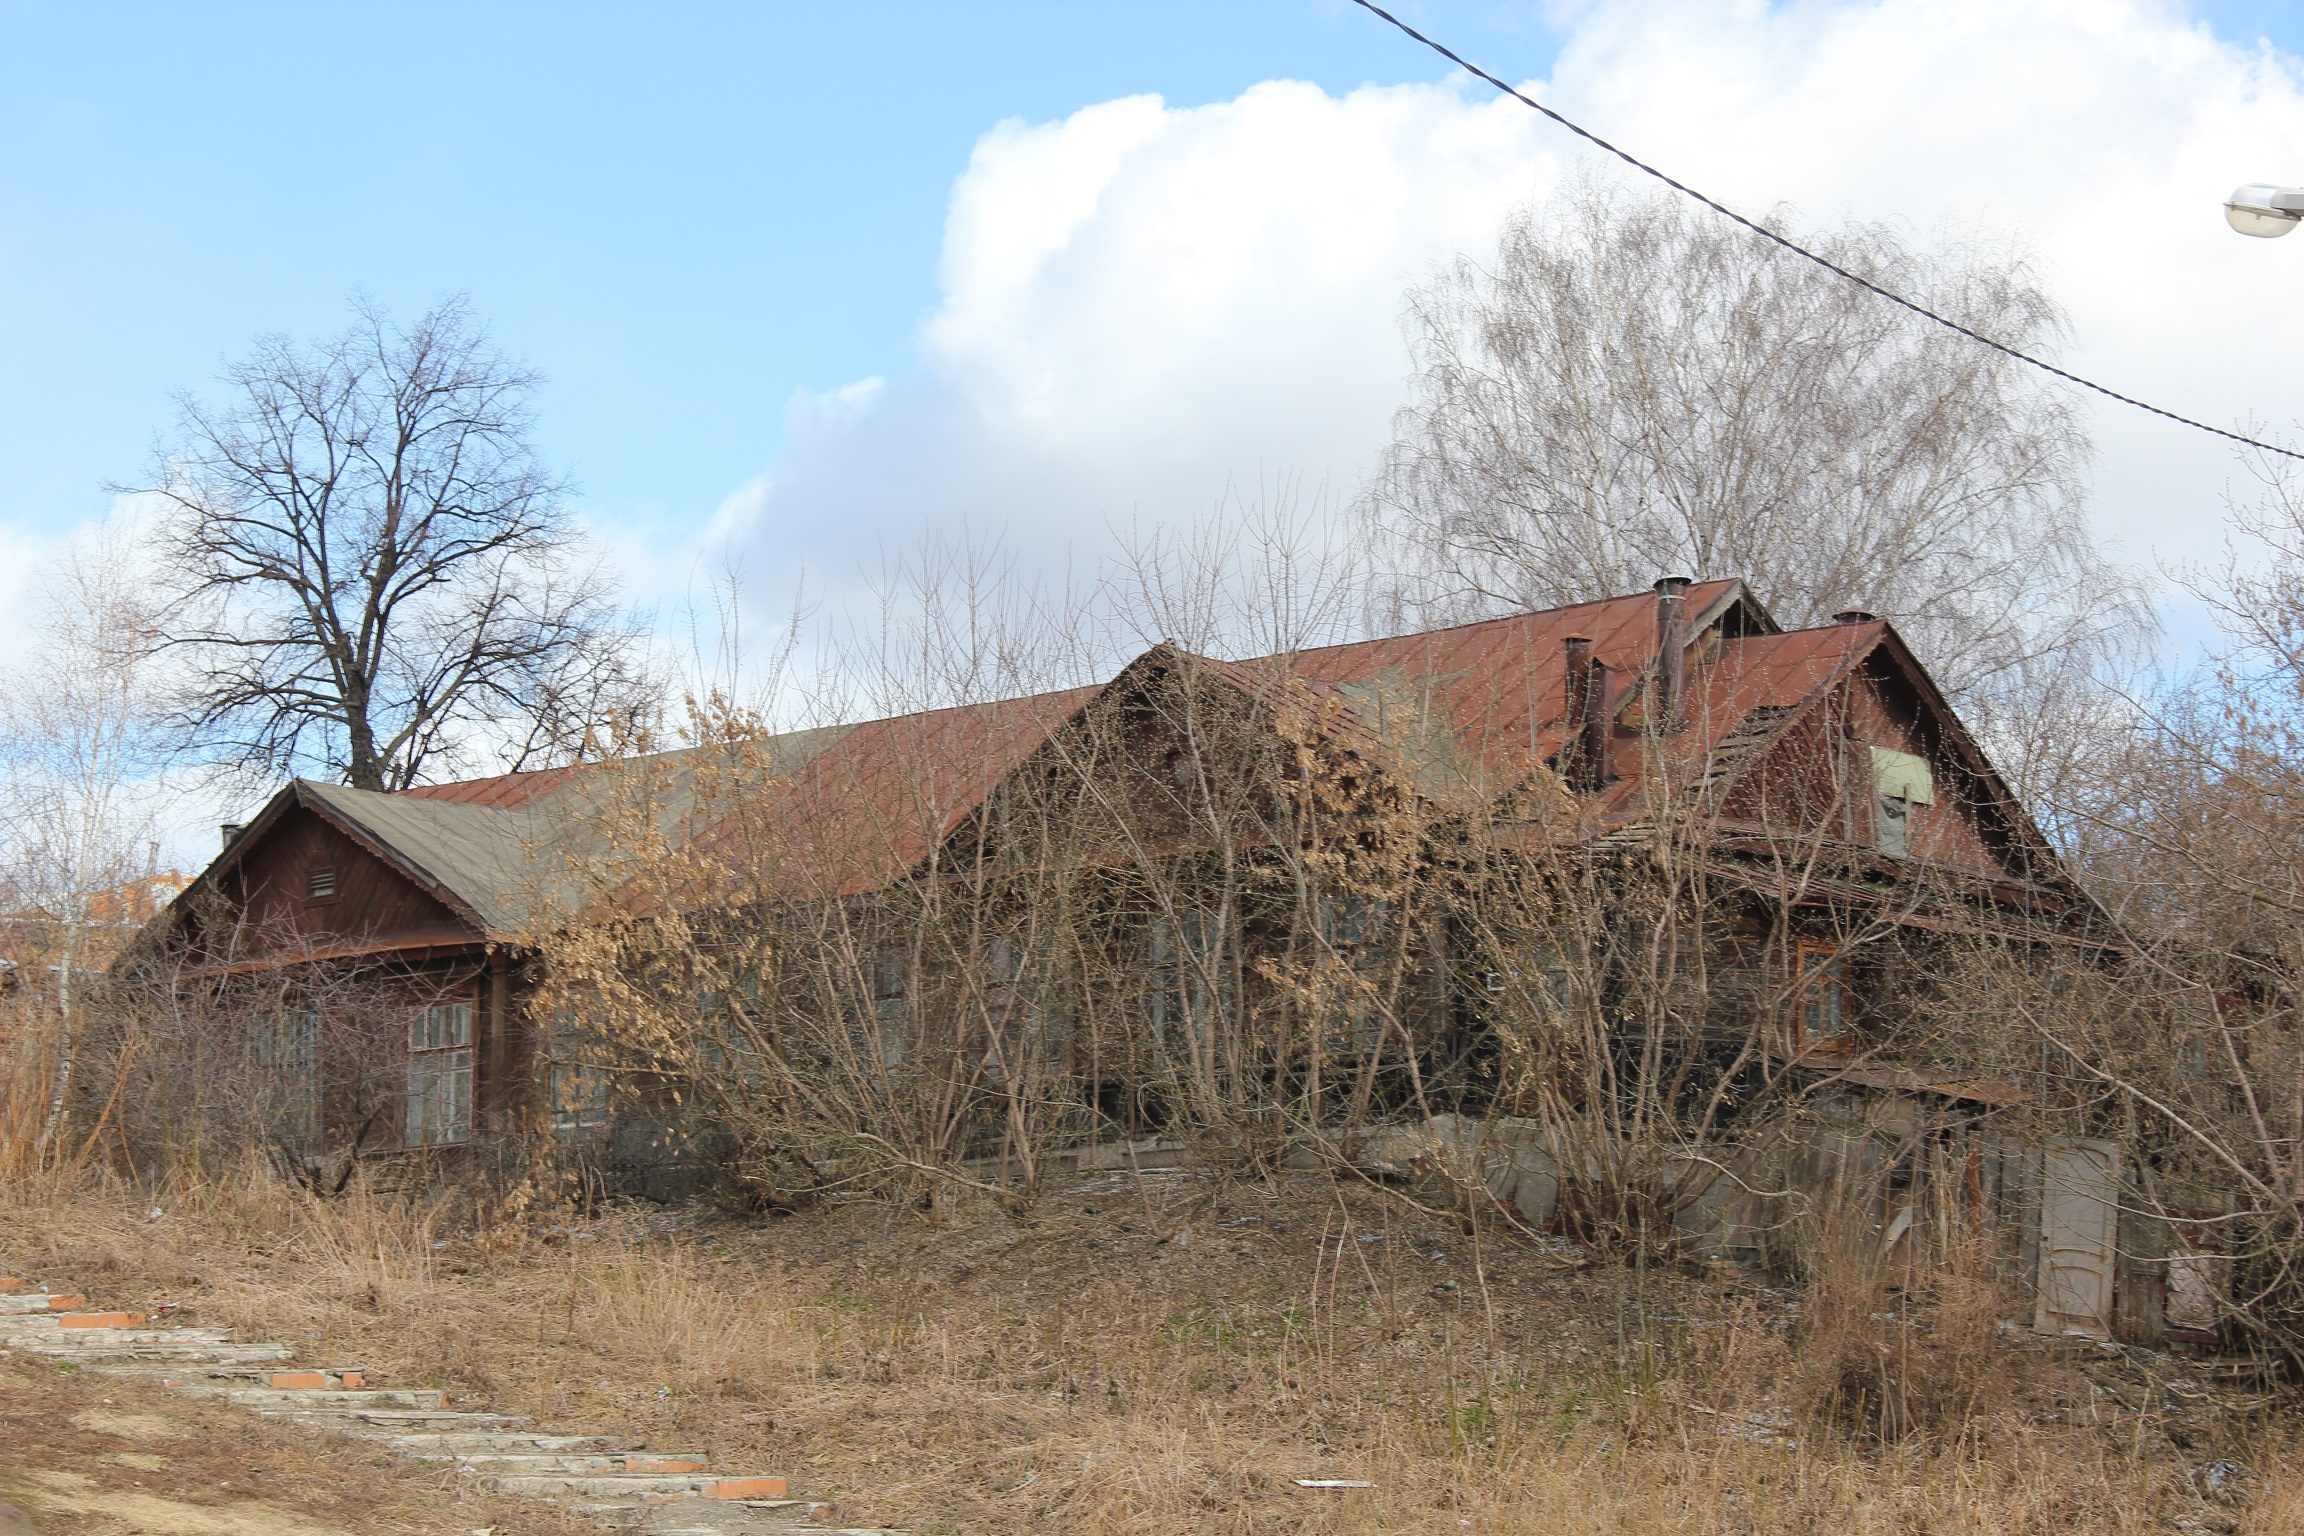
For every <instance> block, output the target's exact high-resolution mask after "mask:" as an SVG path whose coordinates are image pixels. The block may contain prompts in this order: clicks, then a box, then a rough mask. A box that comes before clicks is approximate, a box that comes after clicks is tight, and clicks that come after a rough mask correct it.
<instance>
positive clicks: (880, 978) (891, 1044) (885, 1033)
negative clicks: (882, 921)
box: [872, 944, 912, 1067]
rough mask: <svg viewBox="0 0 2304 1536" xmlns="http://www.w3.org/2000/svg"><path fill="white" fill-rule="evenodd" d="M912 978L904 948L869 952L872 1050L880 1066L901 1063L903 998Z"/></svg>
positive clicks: (896, 946)
mask: <svg viewBox="0 0 2304 1536" xmlns="http://www.w3.org/2000/svg"><path fill="white" fill-rule="evenodd" d="M911 976H912V957H911V956H910V955H909V954H907V953H906V952H905V949H904V946H903V945H901V944H883V945H881V946H880V947H879V948H878V949H876V950H874V951H873V952H872V1034H873V1042H872V1050H873V1052H874V1054H875V1055H877V1056H878V1058H879V1061H880V1065H881V1066H883V1067H894V1066H898V1065H901V1064H902V1062H903V1060H904V999H905V994H906V993H907V992H908V991H909V990H910V983H911Z"/></svg>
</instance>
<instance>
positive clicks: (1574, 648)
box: [1560, 635, 1592, 736]
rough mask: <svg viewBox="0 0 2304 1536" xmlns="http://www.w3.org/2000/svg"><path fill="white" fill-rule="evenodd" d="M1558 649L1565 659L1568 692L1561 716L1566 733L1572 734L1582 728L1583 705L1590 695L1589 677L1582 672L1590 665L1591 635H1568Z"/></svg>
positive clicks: (1590, 684)
mask: <svg viewBox="0 0 2304 1536" xmlns="http://www.w3.org/2000/svg"><path fill="white" fill-rule="evenodd" d="M1560 649H1561V653H1562V655H1563V656H1564V657H1565V658H1566V661H1567V671H1566V673H1565V674H1564V680H1565V683H1566V686H1567V692H1568V698H1567V712H1566V713H1565V714H1564V715H1563V716H1562V717H1561V718H1562V721H1563V723H1564V724H1565V725H1566V727H1567V730H1568V734H1569V735H1570V736H1574V735H1576V734H1577V733H1578V732H1580V731H1582V730H1583V729H1584V710H1585V705H1586V702H1587V700H1588V699H1589V697H1590V695H1591V689H1592V683H1591V679H1589V678H1587V677H1586V676H1585V675H1584V674H1585V673H1586V672H1587V671H1589V670H1590V669H1591V666H1592V637H1591V636H1590V635H1570V636H1569V637H1568V638H1567V640H1566V641H1565V642H1564V643H1563V644H1562V645H1561V648H1560Z"/></svg>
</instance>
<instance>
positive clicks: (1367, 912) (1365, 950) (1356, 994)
mask: <svg viewBox="0 0 2304 1536" xmlns="http://www.w3.org/2000/svg"><path fill="white" fill-rule="evenodd" d="M1390 917H1391V908H1390V907H1389V906H1388V905H1387V904H1386V903H1385V902H1383V901H1382V900H1380V899H1377V898H1374V897H1369V896H1358V895H1351V894H1346V895H1343V896H1327V897H1322V898H1321V901H1320V937H1321V939H1322V940H1323V941H1324V942H1325V943H1326V944H1327V946H1328V949H1329V952H1330V953H1331V954H1333V955H1334V956H1335V957H1336V958H1337V959H1338V960H1341V961H1342V962H1343V963H1344V965H1345V966H1346V967H1347V972H1348V974H1347V975H1346V976H1345V978H1344V985H1343V986H1342V987H1341V988H1340V989H1339V995H1338V998H1337V1003H1338V1018H1337V1024H1338V1026H1339V1028H1340V1029H1341V1032H1342V1036H1343V1043H1344V1044H1346V1045H1347V1046H1348V1047H1349V1048H1351V1049H1353V1050H1362V1051H1370V1050H1374V1049H1376V1048H1377V1046H1379V1045H1380V1044H1381V1043H1382V1042H1383V1039H1384V1010H1383V1008H1382V1007H1381V1006H1380V1004H1381V1000H1382V998H1383V995H1384V992H1385V990H1386V988H1385V985H1384V971H1385V962H1386V960H1387V959H1389V958H1390V957H1389V955H1388V953H1387V947H1386V945H1385V942H1384V926H1385V923H1386V922H1387V921H1388V920H1389V919H1390Z"/></svg>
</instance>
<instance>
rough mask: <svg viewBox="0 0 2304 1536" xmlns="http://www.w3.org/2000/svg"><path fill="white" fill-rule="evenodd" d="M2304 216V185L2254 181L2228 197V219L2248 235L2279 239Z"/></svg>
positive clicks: (2225, 209)
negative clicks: (2289, 185) (2273, 185)
mask: <svg viewBox="0 0 2304 1536" xmlns="http://www.w3.org/2000/svg"><path fill="white" fill-rule="evenodd" d="M2299 219H2304V187H2270V186H2266V185H2264V184H2263V183H2261V182H2250V183H2249V184H2248V185H2247V186H2245V187H2242V188H2240V189H2239V190H2238V191H2236V192H2234V193H2233V194H2232V195H2231V196H2230V197H2228V198H2226V199H2225V200H2224V222H2225V223H2227V224H2229V225H2231V226H2232V227H2233V228H2234V229H2236V230H2238V231H2240V233H2242V234H2244V235H2254V236H2255V237H2256V238H2257V239H2259V240H2277V239H2279V238H2280V237H2281V236H2282V235H2284V234H2286V233H2288V231H2290V230H2292V229H2294V228H2295V227H2296V223H2297V221H2298V220H2299Z"/></svg>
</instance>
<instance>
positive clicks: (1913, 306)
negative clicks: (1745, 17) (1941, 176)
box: [1352, 0, 2304, 459]
mask: <svg viewBox="0 0 2304 1536" xmlns="http://www.w3.org/2000/svg"><path fill="white" fill-rule="evenodd" d="M1352 3H1353V4H1355V5H1357V6H1359V7H1360V8H1361V9H1362V10H1364V11H1368V12H1371V13H1373V14H1374V15H1376V16H1378V17H1381V18H1382V19H1383V20H1385V21H1388V22H1390V23H1391V24H1392V25H1393V26H1395V27H1398V28H1399V29H1400V30H1401V31H1402V32H1405V33H1407V34H1408V35H1409V36H1410V37H1412V38H1414V39H1415V40H1416V41H1418V42H1420V43H1422V44H1423V45H1424V46H1425V47H1427V48H1429V49H1431V50H1432V51H1433V52H1434V53H1436V54H1438V55H1440V57H1442V58H1444V59H1446V60H1447V61H1448V62H1449V63H1451V64H1453V65H1455V66H1456V67H1457V68H1458V69H1461V70H1463V71H1465V72H1466V73H1467V74H1472V75H1477V76H1478V77H1479V78H1481V79H1482V80H1485V81H1487V82H1488V83H1489V84H1490V85H1492V86H1494V87H1496V89H1498V90H1500V91H1502V92H1503V93H1504V94H1505V95H1507V96H1509V97H1511V98H1512V99H1513V100H1515V101H1517V102H1519V103H1520V104H1521V105H1522V106H1526V107H1533V108H1534V109H1535V110H1537V111H1538V112H1541V113H1543V114H1544V115H1545V116H1546V117H1548V118H1550V119H1552V121H1554V122H1556V123H1558V124H1559V125H1560V126H1561V127H1563V128H1565V129H1567V130H1568V131H1569V132H1570V133H1572V134H1574V135H1576V137H1578V138H1580V139H1582V140H1584V141H1585V142H1586V143H1588V144H1592V145H1595V146H1597V147H1598V148H1600V149H1604V150H1606V151H1607V152H1608V153H1609V154H1611V155H1614V156H1615V157H1616V158H1617V159H1619V160H1621V161H1623V162H1624V163H1625V164H1626V165H1628V166H1631V167H1632V168H1633V169H1634V170H1636V171H1639V172H1641V173H1642V174H1643V175H1647V176H1653V177H1655V178H1656V179H1657V180H1658V181H1660V182H1662V183H1664V185H1666V186H1668V187H1670V188H1671V189H1672V190H1673V191H1675V192H1678V193H1681V194H1682V195H1683V196H1687V197H1692V198H1694V199H1695V200H1696V201H1697V202H1700V203H1702V204H1703V205H1704V206H1705V207H1707V208H1709V209H1711V210H1712V211H1713V212H1714V213H1717V214H1719V215H1720V216H1721V217H1722V218H1726V219H1732V220H1734V221H1735V222H1736V223H1738V224H1741V225H1743V226H1744V227H1745V228H1746V229H1748V230H1750V231H1752V233H1754V234H1756V235H1758V236H1759V237H1760V238H1761V239H1763V240H1769V241H1773V242H1774V243H1776V244H1777V245H1780V246H1782V247H1783V248H1784V249H1785V250H1787V251H1790V252H1791V253H1792V254H1793V255H1795V256H1800V257H1804V258H1806V259H1807V260H1809V261H1812V262H1814V263H1816V265H1818V266H1820V267H1822V268H1823V269H1824V270H1825V271H1827V272H1830V273H1832V274H1833V275H1835V276H1837V277H1843V278H1846V279H1847V280H1848V281H1849V282H1851V283H1854V284H1855V285H1856V286H1857V287H1859V288H1862V289H1865V290H1866V291H1868V292H1871V293H1876V294H1878V295H1879V296H1880V297H1881V298H1883V299H1886V300H1887V301H1888V302H1889V303H1891V304H1896V305H1900V306H1902V307H1903V308H1905V309H1908V310H1910V311H1911V312H1912V313H1914V314H1916V315H1918V316H1919V317H1920V318H1921V319H1923V320H1932V321H1934V322H1935V323H1936V324H1938V325H1940V326H1942V327H1944V329H1946V330H1948V331H1957V332H1958V333H1959V334H1961V335H1962V336H1965V337H1967V338H1968V339H1969V340H1970V341H1973V342H1978V343H1980V344H1982V345H1984V346H1987V347H1990V348H1991V349H1992V350H1993V351H1995V352H1999V353H2003V354H2005V355H2006V356H2009V357H2012V358H2014V359H2016V361H2018V362H2020V363H2028V364H2030V365H2031V366H2032V367H2034V368H2037V369H2039V370H2040V371H2041V372H2042V373H2046V374H2051V375H2053V376H2055V377H2056V378H2059V379H2062V380H2063V381H2064V382H2065V383H2067V384H2077V385H2079V386H2080V387H2081V388H2082V389H2089V390H2094V391H2095V392H2096V393H2097V394H2099V395H2102V396H2104V397H2105V398H2106V399H2108V400H2117V401H2119V402H2120V403H2121V404H2122V405H2132V406H2134V407H2136V409H2138V410H2140V411H2150V412H2151V413H2152V414H2153V415H2155V416H2163V417H2166V418H2167V419H2168V420H2170V421H2173V422H2177V423H2179V424H2180V425H2183V426H2187V427H2194V428H2197V429H2199V430H2200V431H2202V432H2213V433H2214V434H2215V435H2216V436H2218V437H2221V438H2225V439H2227V440H2229V441H2231V442H2235V443H2240V444H2242V445H2244V446H2246V447H2249V448H2260V449H2262V450H2263V451H2264V452H2266V453H2277V454H2280V455H2283V456H2284V457H2287V458H2291V459H2304V452H2299V451H2297V450H2296V449H2294V448H2283V447H2281V446H2280V445H2279V444H2278V443H2266V442H2259V441H2258V440H2257V439H2255V438H2253V437H2247V436H2243V435H2242V434H2240V433H2238V432H2227V431H2225V430H2224V429H2223V428H2222V427H2212V426H2210V425H2208V423H2206V422H2204V421H2194V420H2193V419H2192V418H2191V417H2189V416H2179V415H2177V414H2176V413H2175V412H2174V411H2168V410H2162V409H2161V408H2160V407H2159V406H2157V405H2153V404H2151V403H2150V402H2148V401H2144V400H2139V399H2137V398H2136V397H2135V396H2133V395H2124V394H2122V393H2120V391H2118V390H2116V389H2107V388H2105V387H2104V386H2103V385H2101V384H2099V383H2097V382H2096V381H2095V380H2093V379H2084V378H2082V377H2080V375H2078V374H2076V373H2070V372H2067V371H2066V370H2064V369H2062V368H2059V367H2057V366H2056V365H2055V364H2054V363H2051V362H2046V361H2044V360H2042V359H2040V358H2037V357H2034V356H2033V355H2032V354H2031V353H2029V352H2024V351H2019V350H2018V349H2017V348H2015V347H2012V346H2009V345H2008V344H2007V343H2006V342H2004V341H1995V340H1993V339H1992V338H1991V337H1989V336H1987V335H1985V334H1984V333H1983V332H1982V331H1977V330H1971V329H1970V328H1969V327H1967V326H1965V325H1962V324H1961V323H1960V322H1959V321H1957V320H1954V319H1951V318H1949V317H1948V316H1945V315H1940V314H1938V313H1937V312H1936V311H1934V310H1932V309H1930V308H1929V307H1928V306H1927V305H1925V304H1920V303H1915V302H1914V301H1913V300H1911V299H1908V298H1906V297H1904V295H1902V294H1900V293H1897V292H1894V291H1893V290H1890V289H1887V288H1883V287H1881V286H1880V285H1879V284H1878V283H1875V282H1873V281H1872V280H1871V279H1870V278H1868V277H1864V276H1862V275H1861V274H1859V273H1855V272H1851V271H1849V270H1848V269H1847V268H1846V267H1844V266H1842V265H1840V264H1839V263H1838V262H1836V261H1834V260H1833V259H1832V258H1831V257H1829V256H1820V255H1818V254H1817V253H1816V252H1814V251H1812V250H1810V249H1808V247H1806V246H1804V245H1802V244H1800V242H1798V241H1797V240H1793V239H1790V238H1788V237H1786V236H1784V235H1780V234H1778V233H1777V232H1776V231H1775V230H1772V229H1770V228H1769V227H1768V226H1767V225H1765V224H1762V223H1759V222H1757V221H1755V220H1752V219H1748V218H1746V217H1745V216H1744V215H1742V214H1740V213H1738V212H1737V211H1736V210H1735V209H1733V208H1731V207H1729V206H1728V205H1727V204H1725V203H1722V202H1719V201H1717V200H1716V199H1713V198H1709V197H1706V196H1705V195H1704V194H1703V193H1701V192H1699V191H1697V190H1696V189H1695V188H1694V187H1691V186H1689V185H1688V184H1687V183H1686V182H1681V181H1674V180H1673V179H1672V178H1671V177H1669V176H1667V175H1665V174H1664V173H1663V172H1662V171H1660V170H1658V169H1656V167H1654V166H1652V165H1650V164H1649V163H1648V162H1647V161H1645V160H1643V159H1641V158H1640V157H1639V156H1637V155H1634V154H1631V153H1629V152H1627V151H1625V150H1621V149H1618V148H1617V147H1616V146H1615V145H1613V144H1611V143H1609V142H1608V141H1607V140H1606V139H1604V138H1602V137H1600V135H1598V134H1596V133H1594V132H1593V131H1592V130H1591V129H1589V128H1584V127H1580V126H1579V125H1577V124H1575V123H1572V122H1570V121H1569V120H1568V119H1567V118H1565V117H1562V116H1561V115H1560V114H1559V113H1557V112H1555V111H1553V110H1552V109H1551V108H1550V107H1548V106H1546V105H1544V103H1542V102H1540V101H1538V100H1537V99H1536V98H1535V97H1533V96H1528V95H1525V94H1523V93H1522V92H1520V91H1517V90H1515V89H1513V88H1512V87H1511V86H1509V85H1506V84H1505V83H1504V82H1503V81H1502V80H1499V79H1497V78H1496V77H1495V76H1494V75H1492V74H1490V73H1488V71H1486V70H1484V69H1482V68H1481V67H1480V66H1479V65H1477V64H1475V63H1473V62H1472V61H1471V60H1470V59H1467V58H1465V57H1464V56H1463V55H1462V54H1460V53H1458V52H1456V51H1455V50H1454V49H1452V48H1450V47H1448V46H1447V45H1446V44H1444V43H1439V42H1435V41H1433V40H1432V39H1431V38H1429V37H1426V36H1425V35H1424V34H1423V33H1421V32H1419V31H1417V30H1416V29H1415V28H1414V27H1412V26H1410V25H1408V23H1406V22H1404V21H1402V20H1401V19H1400V18H1399V17H1397V16H1395V15H1393V14H1392V13H1391V12H1390V11H1387V10H1385V9H1384V8H1383V7H1382V6H1380V5H1375V4H1372V3H1371V0H1352Z"/></svg>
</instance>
